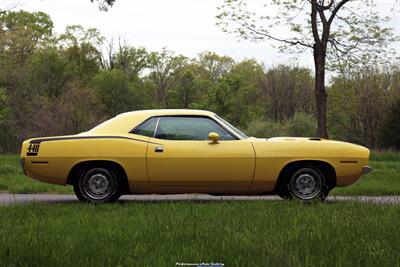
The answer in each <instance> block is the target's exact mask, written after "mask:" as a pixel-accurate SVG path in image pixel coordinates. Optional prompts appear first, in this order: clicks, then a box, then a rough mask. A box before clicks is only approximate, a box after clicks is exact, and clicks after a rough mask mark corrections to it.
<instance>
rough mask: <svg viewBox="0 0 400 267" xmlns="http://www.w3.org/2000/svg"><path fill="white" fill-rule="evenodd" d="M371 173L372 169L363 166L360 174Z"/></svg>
mask: <svg viewBox="0 0 400 267" xmlns="http://www.w3.org/2000/svg"><path fill="white" fill-rule="evenodd" d="M371 171H372V168H371V167H370V166H364V167H362V174H364V175H365V174H368V173H370V172H371Z"/></svg>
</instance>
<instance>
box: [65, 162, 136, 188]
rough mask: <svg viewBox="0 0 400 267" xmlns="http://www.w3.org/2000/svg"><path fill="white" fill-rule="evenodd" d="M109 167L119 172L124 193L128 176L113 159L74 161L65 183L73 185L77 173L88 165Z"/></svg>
mask: <svg viewBox="0 0 400 267" xmlns="http://www.w3.org/2000/svg"><path fill="white" fill-rule="evenodd" d="M91 166H93V167H95V166H96V167H99V166H101V167H111V168H114V169H115V170H116V171H117V172H118V174H120V177H121V178H122V181H123V185H124V191H123V192H124V193H129V183H128V176H127V174H126V171H125V169H124V167H122V165H121V164H120V163H118V162H116V161H113V160H84V161H81V162H78V163H76V164H75V165H74V166H73V167H72V169H71V170H70V172H69V173H68V177H67V184H70V185H73V184H74V183H75V182H76V180H77V174H78V172H80V171H81V170H82V169H84V168H89V167H91Z"/></svg>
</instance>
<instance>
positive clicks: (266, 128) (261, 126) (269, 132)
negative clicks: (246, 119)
mask: <svg viewBox="0 0 400 267" xmlns="http://www.w3.org/2000/svg"><path fill="white" fill-rule="evenodd" d="M245 132H246V133H247V134H248V135H249V136H254V137H265V138H269V137H274V136H285V135H287V134H286V130H285V126H284V125H283V124H281V123H279V122H273V121H269V120H267V121H265V120H260V119H255V120H253V121H252V122H250V123H249V125H248V126H247V129H246V130H245Z"/></svg>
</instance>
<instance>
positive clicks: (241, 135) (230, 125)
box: [215, 114, 249, 139]
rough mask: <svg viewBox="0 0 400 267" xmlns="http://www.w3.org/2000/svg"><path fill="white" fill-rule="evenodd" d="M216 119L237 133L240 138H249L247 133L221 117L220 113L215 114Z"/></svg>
mask: <svg viewBox="0 0 400 267" xmlns="http://www.w3.org/2000/svg"><path fill="white" fill-rule="evenodd" d="M215 117H216V119H217V120H218V121H219V122H220V123H221V124H222V125H223V126H224V127H226V128H228V130H229V131H231V132H232V133H234V134H235V135H237V136H238V137H239V138H240V139H247V138H249V137H248V136H247V135H245V134H244V133H243V132H242V131H240V130H239V129H237V128H235V126H233V125H232V124H230V123H229V122H227V121H226V120H224V119H223V118H221V117H219V116H218V115H216V114H215Z"/></svg>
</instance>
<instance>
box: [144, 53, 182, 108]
mask: <svg viewBox="0 0 400 267" xmlns="http://www.w3.org/2000/svg"><path fill="white" fill-rule="evenodd" d="M151 57H152V60H151V61H152V64H151V66H152V72H151V73H150V75H149V78H150V80H151V82H152V83H153V85H154V87H155V91H156V101H157V102H158V103H160V104H162V105H163V106H164V107H165V108H169V102H168V91H169V90H171V89H172V88H173V87H175V86H176V84H177V82H178V81H179V78H180V76H181V75H182V72H183V67H184V66H185V64H186V61H187V58H186V57H184V56H176V55H175V54H174V53H173V52H171V51H168V50H166V49H165V48H164V49H163V50H162V51H161V52H159V53H153V54H152V55H151Z"/></svg>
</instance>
